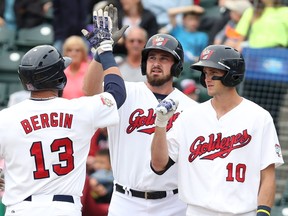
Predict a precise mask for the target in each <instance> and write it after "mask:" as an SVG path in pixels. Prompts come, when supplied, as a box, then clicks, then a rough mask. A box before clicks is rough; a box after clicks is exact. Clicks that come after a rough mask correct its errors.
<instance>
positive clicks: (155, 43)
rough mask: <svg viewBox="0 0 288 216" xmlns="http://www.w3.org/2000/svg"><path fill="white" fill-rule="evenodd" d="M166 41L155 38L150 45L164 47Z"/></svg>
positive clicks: (158, 37) (165, 39) (161, 38)
mask: <svg viewBox="0 0 288 216" xmlns="http://www.w3.org/2000/svg"><path fill="white" fill-rule="evenodd" d="M167 41H168V39H167V38H163V37H160V36H156V37H155V38H153V40H152V45H153V46H165V44H166V43H167Z"/></svg>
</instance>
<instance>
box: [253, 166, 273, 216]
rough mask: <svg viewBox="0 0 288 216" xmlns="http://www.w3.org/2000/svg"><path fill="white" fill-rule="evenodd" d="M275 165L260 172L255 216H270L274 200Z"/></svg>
mask: <svg viewBox="0 0 288 216" xmlns="http://www.w3.org/2000/svg"><path fill="white" fill-rule="evenodd" d="M275 187H276V183H275V164H270V165H269V166H268V167H266V168H265V169H263V170H261V180H260V187H259V193H258V209H257V216H268V215H270V211H271V207H272V206H273V204H274V200H275Z"/></svg>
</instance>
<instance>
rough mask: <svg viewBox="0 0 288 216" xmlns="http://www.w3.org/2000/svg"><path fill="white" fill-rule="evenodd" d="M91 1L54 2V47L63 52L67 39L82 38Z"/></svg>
mask: <svg viewBox="0 0 288 216" xmlns="http://www.w3.org/2000/svg"><path fill="white" fill-rule="evenodd" d="M88 3H89V0H81V1H79V0H69V1H67V0H53V29H54V44H53V45H54V47H55V48H56V49H58V50H59V51H60V52H62V46H63V43H64V41H65V40H66V38H68V37H69V36H72V35H79V36H82V33H81V29H83V28H85V27H86V24H87V17H88V16H89V15H88V14H89V13H88V12H90V11H88Z"/></svg>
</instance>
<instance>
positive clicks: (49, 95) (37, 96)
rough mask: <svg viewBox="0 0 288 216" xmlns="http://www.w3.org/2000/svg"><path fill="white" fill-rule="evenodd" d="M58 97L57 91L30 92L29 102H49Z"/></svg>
mask: <svg viewBox="0 0 288 216" xmlns="http://www.w3.org/2000/svg"><path fill="white" fill-rule="evenodd" d="M57 96H58V93H57V91H52V90H47V91H35V92H31V96H30V99H31V100H51V99H54V98H56V97H57Z"/></svg>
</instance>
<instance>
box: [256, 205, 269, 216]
mask: <svg viewBox="0 0 288 216" xmlns="http://www.w3.org/2000/svg"><path fill="white" fill-rule="evenodd" d="M270 212H271V208H270V207H269V206H265V205H259V206H258V208H257V216H270Z"/></svg>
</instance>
